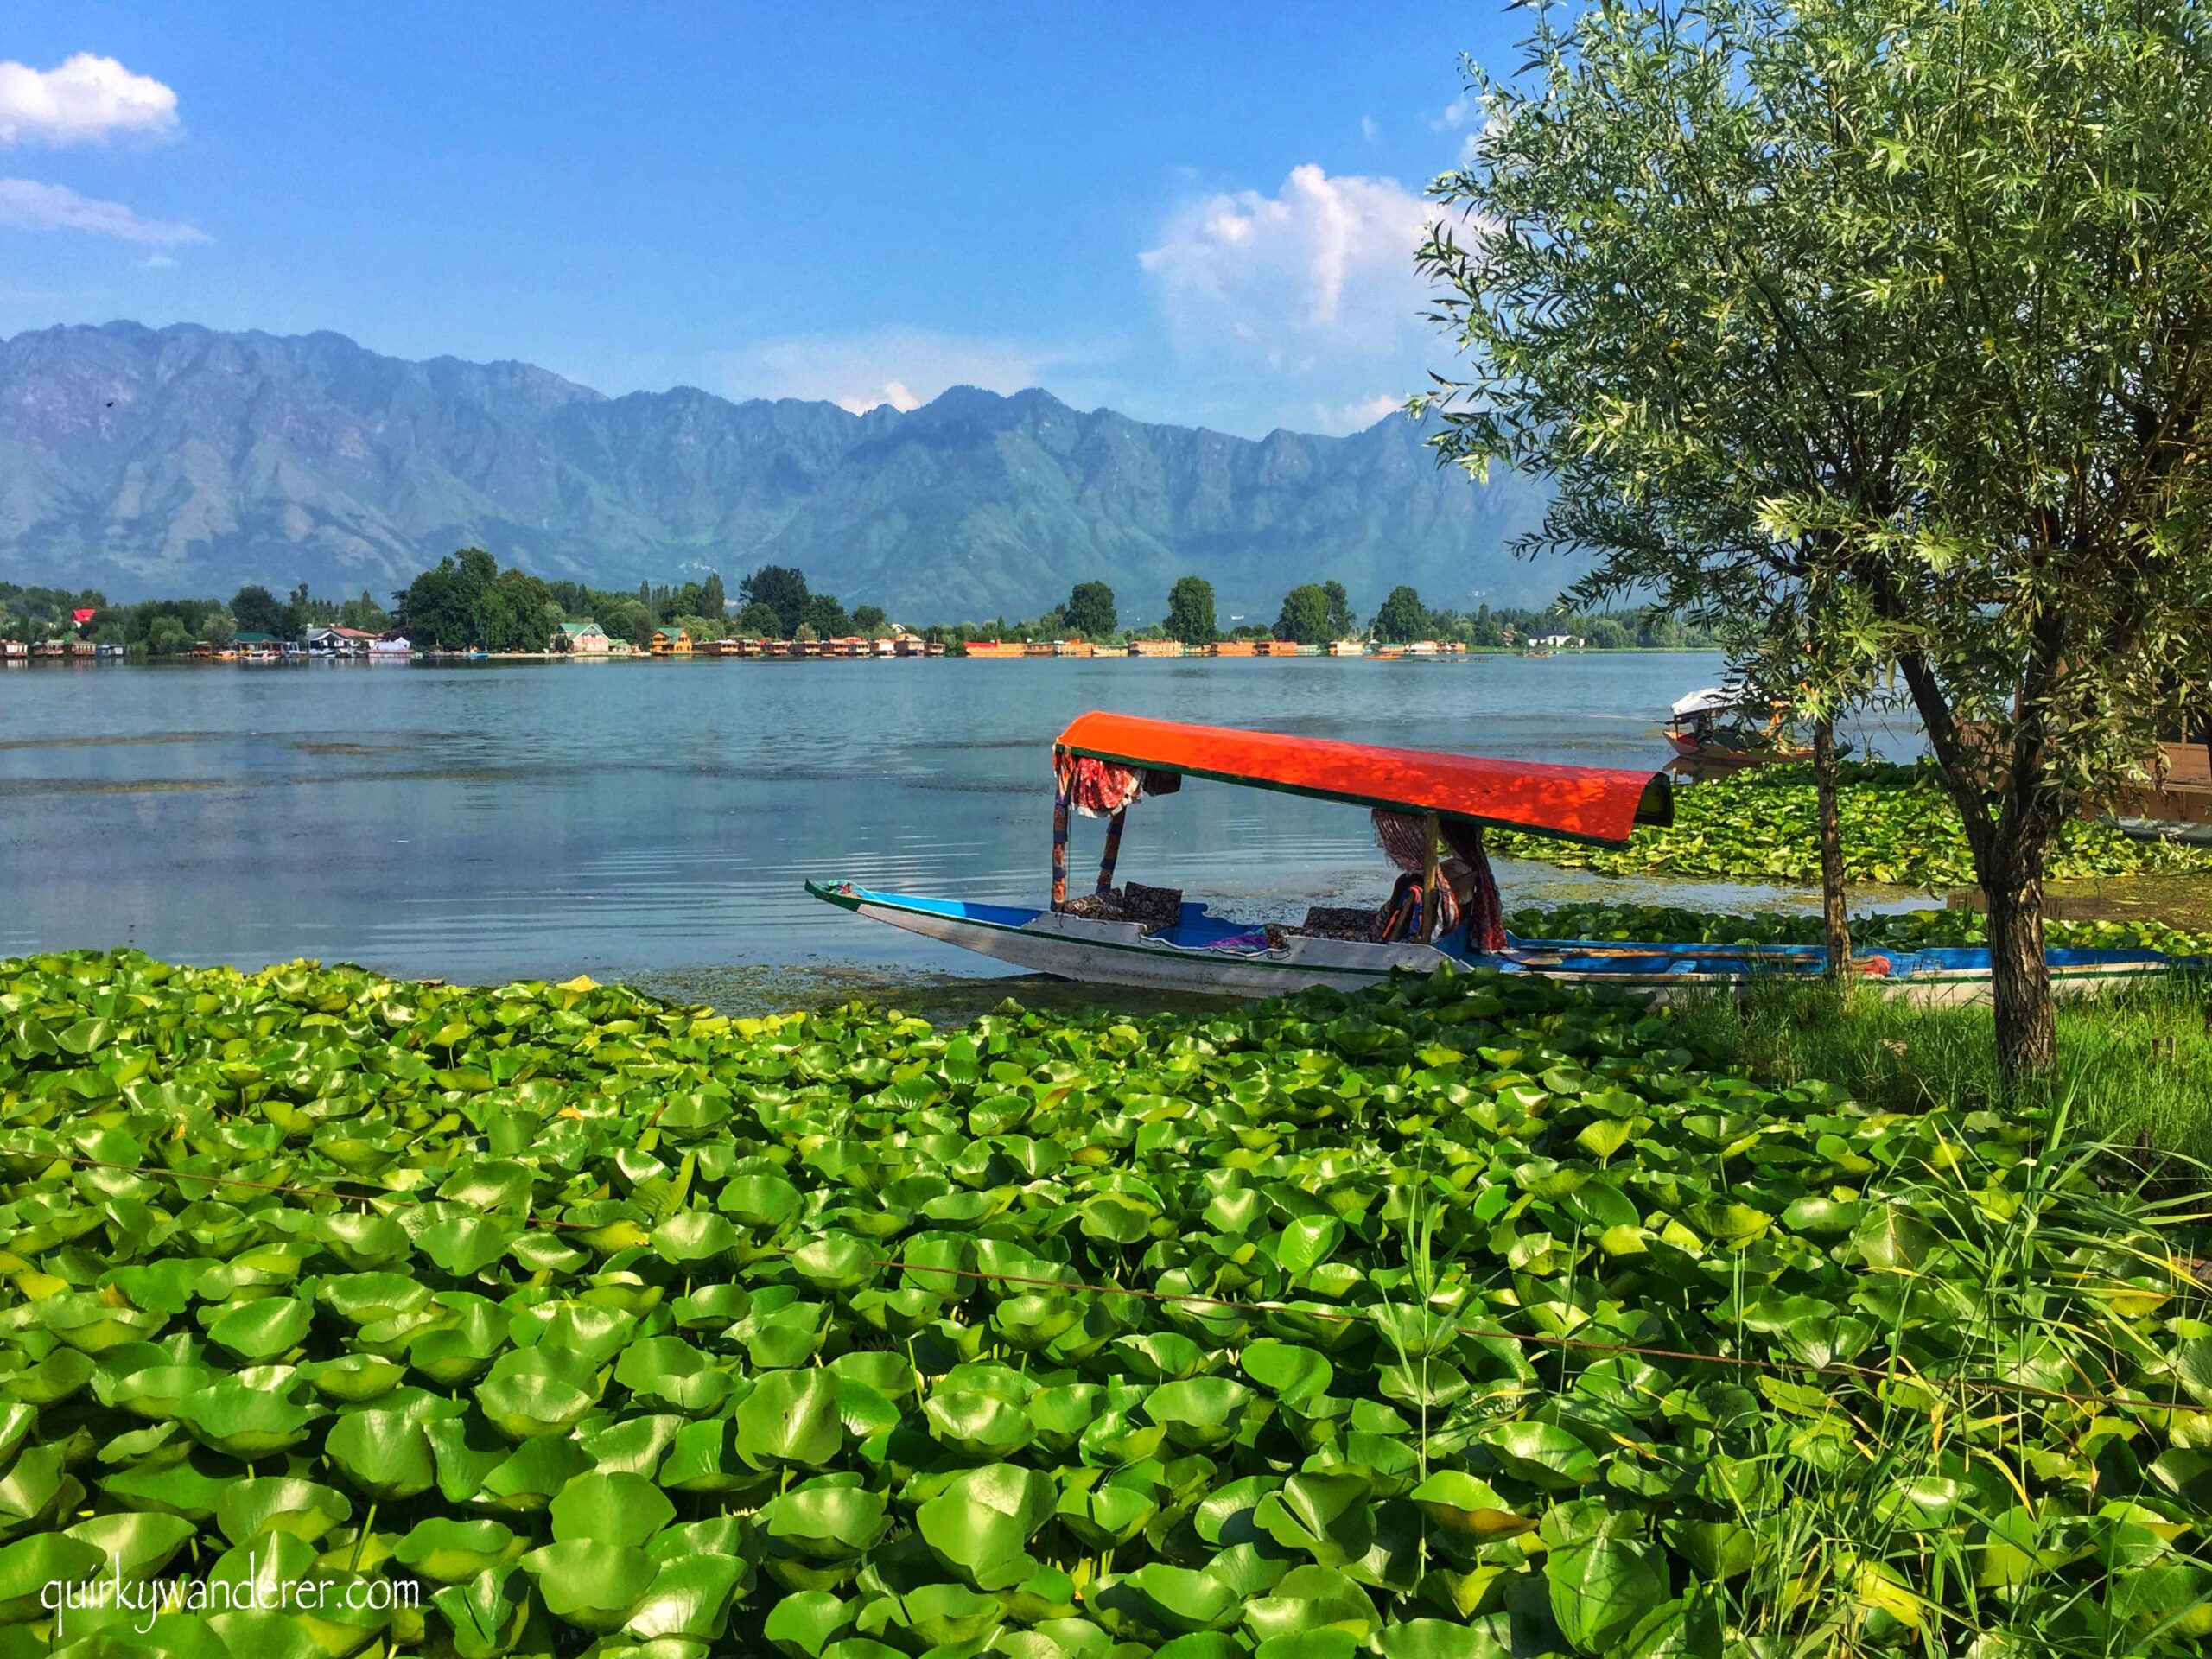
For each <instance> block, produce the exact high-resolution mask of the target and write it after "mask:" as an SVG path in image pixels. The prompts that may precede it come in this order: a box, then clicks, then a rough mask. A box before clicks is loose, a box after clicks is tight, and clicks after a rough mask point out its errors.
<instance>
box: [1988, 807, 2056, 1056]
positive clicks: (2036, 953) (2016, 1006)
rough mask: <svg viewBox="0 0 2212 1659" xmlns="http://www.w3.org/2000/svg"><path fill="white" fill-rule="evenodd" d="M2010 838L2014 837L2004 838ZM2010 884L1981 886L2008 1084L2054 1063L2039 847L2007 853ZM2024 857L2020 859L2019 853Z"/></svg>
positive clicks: (1999, 1042)
mask: <svg viewBox="0 0 2212 1659" xmlns="http://www.w3.org/2000/svg"><path fill="white" fill-rule="evenodd" d="M2002 839H2004V840H2007V841H2010V840H2012V839H2013V837H2012V836H2005V837H2002ZM2008 850H2010V851H2011V852H2012V855H2013V856H2012V857H2011V858H2005V859H2000V860H1999V862H2000V863H2002V864H2005V865H2006V866H2009V867H2010V874H2011V879H2010V880H1999V881H1988V880H1985V881H1984V882H1983V883H1982V897H1983V898H1984V899H1985V900H1986V902H1987V904H1988V906H1989V990H1990V997H1991V1000H1992V1001H1993V1003H1994V1004H1995V1007H1996V1013H1997V1067H1998V1070H1999V1072H2000V1073H2002V1074H2003V1076H2004V1078H2005V1082H2006V1083H2008V1084H2017V1083H2018V1082H2020V1081H2022V1080H2023V1079H2024V1078H2026V1077H2032V1076H2035V1075H2037V1074H2038V1073H2045V1072H2048V1071H2050V1069H2051V1068H2052V1066H2053V1065H2056V1063H2057V1059H2058V1027H2057V1015H2056V1009H2055V1008H2054V1007H2053V1006H2052V1003H2051V995H2050V963H2049V962H2048V961H2046V960H2045V959H2044V953H2043V848H2042V847H2041V846H2039V845H2038V846H2036V847H2034V848H2032V849H2023V848H2018V847H2015V848H2012V849H2008ZM2023 854H2024V856H2022V855H2023Z"/></svg>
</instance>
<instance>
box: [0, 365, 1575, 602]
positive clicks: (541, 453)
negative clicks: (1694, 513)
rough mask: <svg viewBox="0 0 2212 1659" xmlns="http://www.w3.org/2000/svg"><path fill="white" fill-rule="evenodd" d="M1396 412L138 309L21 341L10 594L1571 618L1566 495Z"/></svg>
mask: <svg viewBox="0 0 2212 1659" xmlns="http://www.w3.org/2000/svg"><path fill="white" fill-rule="evenodd" d="M1424 435H1425V434H1424V431H1423V429H1422V428H1421V426H1420V425H1418V424H1417V423H1414V421H1412V420H1410V419H1408V418H1407V417H1406V416H1402V415H1401V416H1389V417H1388V418H1386V419H1384V420H1383V421H1381V422H1379V423H1376V425H1374V426H1372V427H1370V428H1368V429H1366V430H1364V431H1362V432H1356V433H1353V434H1351V435H1349V436H1345V437H1319V436H1313V435H1304V434H1300V433H1294V432H1287V431H1277V432H1274V433H1270V434H1269V435H1268V436H1267V437H1265V438H1261V439H1257V440H1253V439H1247V438H1240V437H1232V436H1228V435H1224V434H1221V433H1218V432H1211V431H1207V430H1204V429H1192V428H1188V427H1179V426H1168V425H1158V424H1151V423H1144V422H1140V421H1135V420H1131V419H1128V417H1126V416H1122V415H1118V414H1116V413H1113V412H1112V411H1110V410H1092V411H1090V412H1088V413H1085V412H1081V411H1078V410H1073V409H1071V408H1069V407H1068V406H1067V405H1066V404H1063V403H1061V402H1060V401H1059V400H1058V399H1057V398H1055V397H1052V395H1051V394H1050V393H1048V392H1045V391H1036V390H1032V391H1021V392H1017V393H1014V395H1012V396H1010V397H1007V396H1001V395H999V394H997V393H995V392H988V391H979V390H977V389H976V388H975V387H972V386H957V387H955V388H953V389H952V390H950V391H947V392H945V393H944V395H943V396H942V397H938V398H937V399H936V400H935V401H934V402H931V403H930V404H925V405H923V406H921V407H919V408H917V409H912V410H904V411H901V410H895V409H892V408H890V407H888V406H885V407H880V408H877V409H874V410H869V411H868V412H867V413H866V414H861V415H855V414H853V413H851V412H850V411H849V410H845V409H842V408H841V407H839V406H838V405H837V404H830V403H809V402H802V401H798V400H795V399H778V400H775V401H767V400H760V399H755V400H751V401H747V402H741V403H734V402H731V401H729V400H728V399H727V398H723V397H715V396H714V395H712V394H710V393H708V392H704V391H696V390H695V389H693V388H690V387H678V388H677V389H675V390H673V391H664V392H633V393H631V394H629V395H628V396H626V397H607V396H604V395H602V394H601V393H599V392H597V391H592V390H591V389H590V388H588V387H586V386H582V385H576V384H575V382H573V381H570V380H566V379H563V378H561V377H560V376H559V375H556V374H554V373H551V372H549V371H547V370H544V369H541V368H536V367H533V366H531V365H529V364H525V363H513V362H502V363H467V362H463V361H461V360H459V359H454V358H435V359H431V360H429V361H428V362H420V363H417V362H407V361H403V360H401V359H397V358H391V357H385V356H381V355H379V354H378V353H374V352H371V351H368V350H366V349H365V348H364V347H362V346H359V345H357V344H355V343H354V342H353V340H348V339H346V337H344V336H343V335H340V334H306V335H296V336H278V335H273V334H261V333H257V332H253V333H222V332H218V331H216V330H213V329H208V328H203V327H196V326H193V325H190V324H179V325H176V326H175V327H164V328H149V327H142V326H141V325H139V324H137V323H131V322H113V323H108V324H106V325H105V326H100V327H91V326H78V327H57V328H48V329H43V330H39V331H35V332H30V333H25V334H17V335H16V336H15V337H14V338H12V339H10V340H6V341H5V342H4V343H0V579H5V580H10V581H14V582H22V583H25V584H40V585H52V586H60V587H67V588H85V587H93V588H101V589H102V590H104V591H105V593H106V594H107V596H108V597H109V598H110V599H111V600H112V601H127V600H132V599H137V598H143V597H149V596H154V595H168V594H175V595H186V594H190V595H199V594H228V593H230V592H231V591H232V589H233V588H236V587H237V586H238V584H239V583H240V582H265V583H267V584H268V585H270V587H272V588H278V589H280V590H281V589H284V588H289V587H290V586H292V585H293V584H294V583H295V582H308V583H309V584H310V585H311V586H312V587H313V588H315V591H316V592H318V593H322V594H340V593H348V594H350V593H353V592H358V591H359V590H361V589H363V588H366V589H368V590H370V591H372V593H374V594H377V595H378V597H379V598H382V597H383V596H384V595H385V594H387V593H388V592H390V591H391V589H393V588H397V587H399V586H401V585H403V584H404V583H405V582H407V581H408V580H409V579H410V577H411V576H412V575H414V574H415V573H416V571H417V570H419V569H422V568H423V566H424V565H426V564H428V563H433V562H435V560H436V559H437V558H438V557H439V556H441V555H442V554H445V553H448V552H450V551H451V550H454V548H456V547H460V546H463V545H469V544H474V545H479V546H482V547H485V548H488V549H489V550H491V551H492V552H493V554H494V555H495V556H497V557H498V559H499V562H500V563H501V564H502V565H506V564H517V565H520V566H522V567H523V568H524V569H529V570H531V571H533V572H535V573H537V575H543V576H547V577H556V578H557V577H572V578H575V579H579V580H582V581H585V582H591V583H593V584H594V585H597V586H601V587H608V588H629V587H632V586H634V585H635V584H636V583H637V582H639V581H652V582H682V581H684V580H687V579H690V578H694V577H696V576H698V575H701V574H702V572H704V571H705V570H707V569H719V570H720V571H721V573H722V574H723V578H724V581H725V582H726V583H727V585H728V587H729V588H730V590H731V591H732V592H733V593H734V591H735V590H736V586H737V581H738V578H739V577H740V576H741V575H743V574H744V573H745V572H746V571H747V570H750V569H753V568H754V567H756V566H758V565H761V564H767V563H774V564H789V565H797V566H798V567H799V568H800V569H802V570H804V572H805V573H806V575H807V578H808V580H809V582H810V583H811V584H812V586H813V587H814V588H816V589H817V591H827V592H831V593H835V594H838V595H839V596H840V597H842V599H843V600H844V601H846V602H847V603H848V604H849V605H853V604H861V603H869V602H873V603H874V604H878V605H880V606H882V607H884V608H885V609H886V610H887V611H888V612H889V613H891V614H892V615H893V616H896V617H901V618H906V619H908V620H914V621H918V622H921V621H952V620H967V619H978V620H980V619H986V618H989V617H992V616H996V615H1001V614H1003V615H1007V616H1024V615H1034V614H1037V613H1040V612H1042V611H1044V610H1046V609H1047V608H1049V607H1052V605H1055V604H1057V603H1058V602H1060V601H1063V600H1065V598H1066V596H1067V594H1068V591H1069V589H1070V588H1071V587H1072V586H1073V585H1074V584H1075V583H1076V582H1083V581H1089V580H1091V579H1094V578H1096V579H1098V580H1103V581H1104V582H1107V583H1108V584H1109V586H1111V587H1112V588H1114V590H1115V592H1116V594H1117V595H1118V596H1119V599H1120V601H1121V608H1122V615H1123V617H1124V618H1125V619H1136V620H1147V619H1154V618H1157V617H1159V616H1160V615H1161V614H1162V613H1164V612H1165V610H1166V592H1167V588H1168V587H1169V586H1170V584H1171V583H1173V581H1174V580H1175V578H1176V577H1178V576H1179V575H1185V574H1186V573H1193V572H1194V573H1196V574H1198V575H1203V576H1205V577H1207V578H1208V579H1209V580H1211V582H1213V584H1214V586H1215V589H1216V592H1217V596H1218V602H1219V609H1220V613H1221V614H1222V616H1223V618H1224V623H1225V622H1226V620H1228V619H1229V618H1230V617H1232V616H1235V615H1238V614H1243V615H1244V616H1246V617H1248V618H1257V619H1260V620H1267V619H1271V618H1272V617H1273V615H1274V609H1275V607H1276V606H1277V605H1278V604H1279V603H1280V601H1281V596H1282V594H1283V593H1284V592H1285V590H1286V589H1287V588H1290V587H1292V586H1294V585H1295V584H1297V583H1299V582H1319V581H1325V580H1328V579H1331V578H1334V579H1335V580H1338V581H1340V582H1343V583H1344V585H1345V587H1346V588H1347V589H1348V590H1349V591H1350V592H1351V597H1352V602H1353V605H1354V607H1355V608H1356V609H1358V610H1360V611H1362V612H1371V611H1372V610H1373V609H1374V608H1375V607H1376V606H1377V605H1379V604H1380V603H1381V602H1382V600H1383V594H1385V593H1386V592H1387V591H1388V590H1389V588H1391V587H1393V586H1395V585H1396V584H1398V583H1400V582H1410V583H1412V584H1413V585H1414V586H1415V587H1417V588H1420V590H1421V594H1422V596H1423V597H1424V598H1425V599H1426V600H1427V601H1428V602H1429V603H1431V604H1432V605H1445V606H1452V607H1467V608H1471V607H1472V605H1473V604H1474V603H1475V602H1476V601H1477V600H1478V597H1479V598H1480V599H1483V600H1486V601H1489V602H1491V603H1492V604H1497V605H1524V604H1541V603H1543V602H1546V601H1548V600H1549V599H1550V598H1551V597H1552V596H1553V595H1554V594H1556V593H1557V592H1558V590H1559V588H1560V587H1561V586H1562V585H1563V584H1564V582H1566V581H1567V579H1568V578H1569V576H1570V575H1572V574H1573V572H1572V571H1571V570H1569V569H1567V567H1565V566H1564V565H1562V564H1560V563H1558V562H1556V561H1546V562H1544V563H1538V564H1530V563H1526V562H1523V561H1521V560H1517V559H1515V558H1513V557H1512V556H1510V554H1509V553H1508V552H1507V551H1506V543H1507V542H1508V541H1509V540H1510V538H1511V537H1513V536H1514V535H1516V533H1518V532H1519V531H1522V530H1525V529H1528V528H1529V527H1531V526H1532V525H1533V524H1535V522H1536V520H1537V519H1538V518H1539V517H1540V516H1541V512H1542V510H1543V504H1544V497H1543V493H1542V491H1541V486H1538V485H1536V484H1535V482H1533V481H1532V480H1529V479H1526V478H1523V477H1520V476H1517V475H1515V474H1508V473H1494V474H1493V475H1492V477H1491V480H1489V481H1488V482H1487V483H1477V482H1474V481H1472V480H1470V479H1468V478H1467V477H1466V476H1465V475H1464V474H1461V473H1459V472H1458V471H1456V470H1446V469H1442V468H1440V467H1438V466H1437V465H1436V463H1435V459H1434V454H1433V451H1432V450H1430V449H1428V448H1427V447H1426V446H1425V444H1424V442H1423V439H1424Z"/></svg>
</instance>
